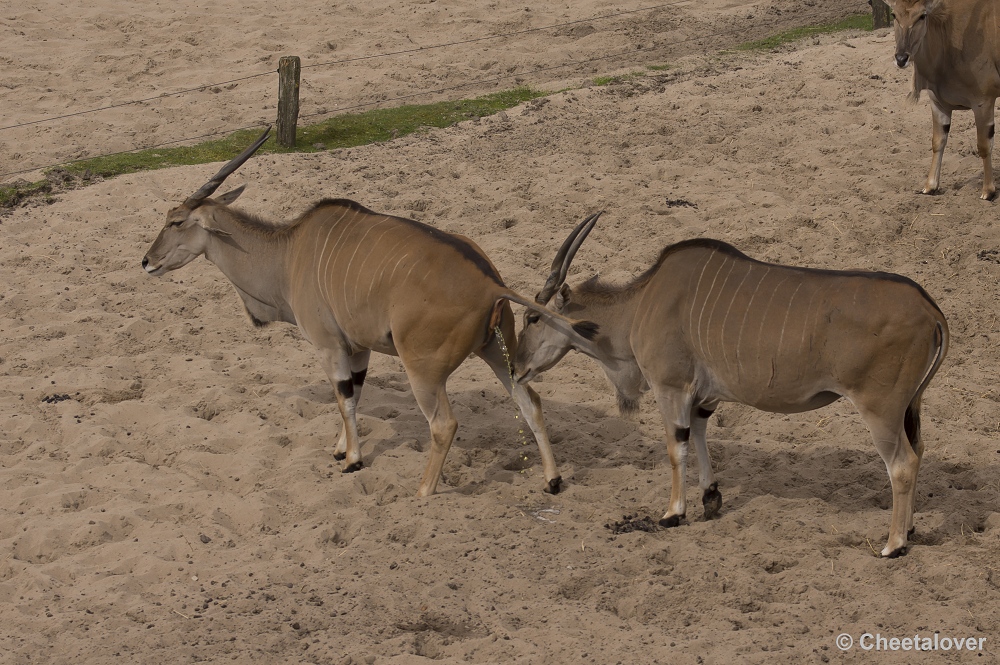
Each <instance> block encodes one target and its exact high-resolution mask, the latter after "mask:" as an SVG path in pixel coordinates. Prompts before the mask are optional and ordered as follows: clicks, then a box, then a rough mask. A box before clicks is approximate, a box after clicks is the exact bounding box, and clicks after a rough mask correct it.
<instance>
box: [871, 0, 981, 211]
mask: <svg viewBox="0 0 1000 665" xmlns="http://www.w3.org/2000/svg"><path fill="white" fill-rule="evenodd" d="M887 2H888V4H889V6H890V7H891V8H892V11H893V14H894V15H895V29H896V64H897V65H898V66H899V67H901V68H902V67H906V66H907V65H908V64H909V63H911V62H912V63H913V92H912V93H911V94H910V97H911V99H913V100H914V101H916V100H917V99H919V97H920V92H921V91H922V90H926V91H927V95H928V96H929V97H930V100H931V119H932V123H933V133H932V138H931V147H932V149H933V156H932V157H931V170H930V173H929V174H928V175H927V181H926V182H925V183H924V188H923V190H922V192H923V193H924V194H931V193H932V192H934V191H935V190H937V188H938V183H939V182H940V181H941V160H942V157H943V156H944V147H945V145H946V144H947V143H948V132H949V131H950V130H951V113H952V111H955V110H969V109H972V113H973V115H974V116H975V118H976V142H977V144H978V148H979V156H980V158H982V160H983V189H982V194H981V195H980V197H981V198H983V199H987V200H991V199H993V197H994V196H995V195H996V185H994V183H993V157H992V152H993V133H994V127H993V112H994V106H995V104H996V100H997V97H1000V5H998V3H997V2H996V0H887Z"/></svg>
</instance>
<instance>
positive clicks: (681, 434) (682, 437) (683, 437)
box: [674, 427, 691, 443]
mask: <svg viewBox="0 0 1000 665" xmlns="http://www.w3.org/2000/svg"><path fill="white" fill-rule="evenodd" d="M674 438H675V439H677V441H679V442H681V443H683V442H685V441H687V440H688V439H690V438H691V428H690V427H678V428H677V431H676V432H674Z"/></svg>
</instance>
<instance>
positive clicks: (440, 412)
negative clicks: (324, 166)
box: [142, 129, 596, 496]
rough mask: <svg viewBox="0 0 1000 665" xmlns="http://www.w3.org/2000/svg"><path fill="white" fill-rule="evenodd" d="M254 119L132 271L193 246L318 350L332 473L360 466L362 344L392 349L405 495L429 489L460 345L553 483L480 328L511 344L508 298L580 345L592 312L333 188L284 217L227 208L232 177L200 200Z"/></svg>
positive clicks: (251, 306)
mask: <svg viewBox="0 0 1000 665" xmlns="http://www.w3.org/2000/svg"><path fill="white" fill-rule="evenodd" d="M268 131H270V129H268ZM268 131H265V132H264V134H263V135H262V136H261V137H260V139H258V140H257V142H256V143H254V144H253V145H252V146H250V147H249V148H247V149H246V150H245V151H244V152H243V153H242V154H240V155H239V156H237V157H235V158H234V159H233V160H232V161H230V162H229V163H228V164H226V165H225V166H224V167H223V168H222V170H220V171H219V173H218V174H216V175H215V177H213V178H212V179H211V180H209V181H208V182H207V183H206V184H205V185H204V186H202V187H201V189H199V190H198V191H197V192H195V193H194V194H193V195H191V196H190V197H188V198H187V200H185V201H184V202H183V203H182V204H181V205H179V206H177V207H175V208H173V209H172V210H170V212H169V213H167V221H166V224H165V226H164V227H163V229H162V230H161V231H160V233H159V235H158V236H157V237H156V240H154V241H153V244H152V246H151V247H150V248H149V251H148V252H147V253H146V255H145V257H144V258H143V260H142V266H143V268H145V270H146V272H148V273H149V274H150V275H154V276H160V275H163V274H165V273H167V272H169V271H171V270H176V269H177V268H180V267H182V266H184V265H186V264H187V263H189V262H190V261H192V260H193V259H195V258H197V257H198V256H201V255H204V256H205V258H207V259H208V260H209V261H211V262H212V263H214V264H215V265H216V266H217V267H218V268H219V269H220V270H221V271H222V273H223V274H224V275H225V276H226V277H227V278H229V280H230V281H231V282H232V283H233V286H235V287H236V291H237V293H239V295H240V297H241V298H242V300H243V304H244V306H245V308H246V312H247V314H248V315H249V317H250V320H251V321H252V322H253V323H254V325H256V326H263V325H264V324H266V323H269V322H272V321H284V322H287V323H291V324H294V325H297V326H298V327H299V329H300V330H301V331H302V334H303V335H304V336H305V338H306V339H307V340H309V341H310V342H311V343H312V344H313V345H314V346H316V347H317V349H318V350H319V355H320V362H321V364H322V366H323V369H324V370H325V372H326V375H327V377H329V379H330V382H331V383H332V384H333V387H334V393H335V395H336V399H337V406H338V407H339V409H340V414H341V416H342V417H343V429H342V431H341V434H340V438H339V440H338V442H337V446H336V448H335V451H334V456H335V457H336V458H337V459H343V460H344V463H343V468H342V470H343V471H344V472H345V473H347V472H351V471H356V470H357V469H360V468H361V467H362V458H361V449H360V443H359V436H358V427H357V421H356V416H355V410H356V408H357V404H358V400H359V399H360V397H361V388H362V386H363V384H364V380H365V374H366V372H367V369H368V360H369V357H370V354H371V351H378V352H380V353H386V354H390V355H395V356H399V358H400V360H401V361H402V363H403V367H404V368H405V370H406V375H407V377H408V378H409V381H410V386H411V387H412V389H413V394H414V396H415V397H416V400H417V404H418V405H419V407H420V410H421V411H422V412H423V414H424V416H425V417H426V418H427V422H428V424H429V426H430V431H431V447H430V461H429V462H428V464H427V468H426V470H425V472H424V475H423V478H422V480H421V482H420V487H419V489H418V492H417V495H418V496H427V495H429V494H433V493H434V491H435V489H436V488H437V484H438V481H439V479H440V477H441V470H442V467H443V466H444V460H445V456H446V455H447V453H448V448H449V447H450V446H451V442H452V438H453V437H454V435H455V430H456V428H457V422H456V420H455V417H454V415H453V414H452V410H451V406H450V404H449V402H448V395H447V393H446V392H445V383H446V381H447V379H448V377H449V376H450V375H451V373H452V372H453V371H455V369H456V368H457V367H458V366H459V365H460V364H461V363H462V361H463V360H465V358H466V357H468V356H469V355H470V354H473V353H474V354H476V355H478V356H479V357H480V358H482V359H483V360H485V361H486V363H487V364H488V365H489V366H490V368H491V369H492V370H493V372H494V373H495V374H496V376H497V378H498V379H500V382H501V383H502V384H503V386H504V388H506V389H507V391H508V392H510V393H511V394H513V396H514V399H515V401H516V402H517V405H518V407H519V408H520V410H521V413H522V414H524V418H525V420H526V421H527V423H528V426H529V427H530V428H531V431H532V432H533V433H534V435H535V440H536V442H537V443H538V448H539V451H540V454H541V460H542V466H543V471H544V474H545V480H546V486H545V490H546V491H548V492H550V493H556V492H558V491H559V486H560V476H559V473H558V471H557V469H556V464H555V460H554V458H553V456H552V450H551V448H550V445H549V439H548V436H547V434H546V432H545V423H544V421H543V419H542V412H541V400H540V399H539V397H538V395H537V394H536V393H535V391H534V390H531V389H530V388H528V387H527V386H522V385H521V384H518V383H516V382H514V381H512V380H511V370H510V369H509V366H508V363H507V360H506V358H505V354H504V352H503V351H502V349H501V346H500V344H499V340H498V341H493V337H494V332H493V331H494V329H495V327H496V326H499V328H500V330H501V334H502V335H503V338H504V340H505V341H506V344H507V346H508V347H509V348H510V353H513V352H514V351H515V349H516V346H517V341H516V338H515V337H514V315H513V312H512V311H511V308H510V302H516V303H518V304H520V305H523V306H525V307H528V308H529V309H530V310H531V311H533V312H535V313H536V314H538V316H540V317H541V318H542V319H543V320H544V321H546V322H547V323H548V324H549V325H551V326H553V328H554V329H558V330H561V331H562V332H563V334H565V335H566V336H567V338H568V339H572V340H573V343H575V344H580V345H582V346H584V347H586V346H587V339H586V338H587V337H592V336H593V335H594V334H595V332H596V328H595V327H594V326H593V324H590V323H589V322H586V321H570V320H568V319H566V318H565V317H563V316H562V315H559V314H553V313H552V312H549V311H548V310H546V309H545V308H544V307H542V306H540V305H537V304H536V303H534V302H532V301H531V300H530V299H527V298H524V297H523V296H520V295H518V294H517V293H515V292H514V291H511V290H510V289H508V288H507V287H506V286H504V283H503V280H501V278H500V274H499V273H498V272H497V270H496V268H495V267H494V266H493V264H492V263H491V262H490V260H489V259H488V258H487V257H486V255H485V254H484V253H483V251H482V250H481V249H480V248H479V247H477V246H476V244H475V243H473V242H472V241H471V240H469V239H468V238H466V237H464V236H460V235H456V234H452V233H446V232H444V231H440V230H438V229H435V228H433V227H431V226H427V225H426V224H421V223H420V222H416V221H413V220H409V219H404V218H401V217H393V216H391V215H382V214H378V213H375V212H372V211H371V210H368V209H366V208H365V207H363V206H361V205H359V204H358V203H355V202H353V201H349V200H346V199H335V200H324V201H320V202H319V203H317V204H315V205H313V206H312V207H311V208H310V209H309V210H308V211H307V212H305V213H304V214H302V215H301V216H300V217H299V218H298V219H296V220H294V221H292V222H290V223H287V224H281V225H276V224H270V223H268V222H263V221H260V220H258V219H257V218H255V217H252V216H250V215H247V214H246V213H243V212H241V211H239V210H236V209H234V208H232V207H231V205H230V204H232V203H233V201H235V200H236V198H237V197H238V196H239V195H240V194H241V193H242V191H243V187H240V188H238V189H235V190H233V191H230V192H228V193H226V194H223V195H221V196H219V197H217V198H215V199H212V198H209V196H210V195H211V194H212V193H213V192H215V190H216V189H217V188H218V187H219V186H220V185H221V184H222V182H223V181H224V180H225V179H226V177H228V176H229V175H230V174H231V173H233V171H235V170H236V169H237V168H239V166H240V165H242V164H243V163H244V162H245V161H246V160H247V159H249V158H250V156H251V155H253V153H254V152H256V150H257V149H258V148H260V146H261V145H262V144H263V143H264V141H265V140H267V135H268Z"/></svg>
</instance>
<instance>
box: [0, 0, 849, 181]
mask: <svg viewBox="0 0 1000 665" xmlns="http://www.w3.org/2000/svg"><path fill="white" fill-rule="evenodd" d="M688 1H689V0H672V1H671V2H665V3H660V4H656V5H651V6H647V7H641V8H638V9H630V10H622V11H617V12H612V13H608V14H602V15H599V16H594V17H590V18H584V19H575V20H572V21H564V22H561V23H553V24H549V25H546V26H541V27H536V28H526V29H523V30H516V31H512V32H505V33H500V34H496V35H487V36H482V37H474V38H470V39H464V40H458V41H452V42H445V43H440V44H434V45H431V46H420V47H415V48H411V49H402V50H397V51H388V52H383V53H376V54H371V55H365V56H357V57H351V58H342V59H339V60H330V61H326V62H318V63H312V64H305V65H302V69H314V68H318V67H334V66H342V65H346V64H351V63H357V62H361V61H369V60H377V59H382V58H391V57H397V56H401V55H408V54H413V53H418V52H426V51H431V50H436V49H444V48H449V47H454V46H462V45H468V44H474V43H481V42H486V41H491V40H501V39H511V38H516V37H520V36H523V35H527V34H531V33H539V32H544V31H552V30H558V29H564V28H569V27H572V26H574V25H580V24H588V23H593V22H597V21H605V20H611V19H615V18H621V17H625V16H630V15H636V14H640V13H644V12H654V11H657V10H662V9H667V8H669V7H672V6H675V5H679V4H682V3H686V2H688ZM801 18H802V20H803V22H804V23H805V24H807V25H815V24H817V23H821V22H825V21H832V20H837V19H840V18H844V12H843V11H842V10H841V11H826V12H814V13H809V14H804V15H802V16H801ZM744 30H745V29H742V28H741V29H731V30H720V31H716V32H713V33H705V34H699V35H695V36H692V37H688V38H686V39H681V40H676V41H672V42H665V43H657V44H654V45H652V46H646V47H641V48H630V49H624V50H621V51H616V52H614V53H606V54H603V55H599V56H595V57H591V58H584V59H579V60H571V61H569V62H565V63H561V64H557V65H550V66H541V67H535V68H532V69H525V70H522V71H516V72H509V73H506V74H502V75H499V76H489V77H484V78H477V79H473V80H470V81H465V82H463V83H458V84H455V85H449V86H445V87H440V88H435V89H430V90H421V91H417V92H412V93H407V94H404V95H398V96H395V97H390V98H386V99H380V100H377V101H369V102H360V103H357V104H351V105H347V106H340V107H337V108H334V109H323V110H320V111H317V112H314V113H307V114H300V115H299V118H300V119H316V118H319V117H320V116H333V115H336V114H340V113H346V112H350V111H358V110H361V109H366V108H372V107H379V106H383V105H390V104H393V103H397V102H405V101H408V100H412V99H415V98H417V97H424V96H429V95H441V94H444V93H448V92H453V91H456V90H461V89H464V88H473V87H481V86H486V85H495V84H498V83H501V82H503V81H507V80H512V79H513V80H517V81H518V83H521V82H523V80H524V79H525V78H527V77H531V76H532V75H535V76H537V75H538V74H542V73H549V72H555V71H559V70H565V69H571V68H581V67H586V66H589V65H593V64H594V63H598V62H605V61H609V60H614V59H617V58H628V59H634V57H635V56H636V55H637V54H643V53H650V52H654V51H667V50H669V49H671V48H673V47H677V46H681V45H684V44H689V43H692V42H699V41H702V40H706V39H714V38H717V37H724V36H735V35H739V34H742V33H743V32H744ZM264 76H277V71H276V70H270V71H266V72H259V73H256V74H249V75H247V76H242V77H238V78H233V79H229V80H226V81H221V82H218V83H206V84H203V85H199V86H196V87H191V88H185V89H183V90H177V91H174V92H169V93H161V94H159V95H156V96H152V97H145V98H142V99H134V100H129V101H123V102H117V103H113V104H108V105H105V106H101V107H97V108H92V109H85V110H81V111H75V112H72V113H66V114H62V115H57V116H51V117H47V118H40V119H37V120H31V121H27V122H21V123H16V124H12V125H6V126H0V132H3V131H6V130H13V129H19V128H25V127H30V126H36V125H42V124H45V123H53V122H57V121H60V120H66V119H69V118H75V117H79V116H84V115H89V114H94V113H100V112H102V111H108V110H112V109H118V108H122V107H126V106H132V105H139V104H148V103H151V102H156V101H160V100H163V99H166V98H169V97H178V96H182V95H186V94H191V93H195V92H202V91H205V90H210V89H217V88H221V87H222V86H231V85H232V84H235V83H240V82H243V81H248V80H251V79H256V78H261V77H264ZM265 124H268V123H266V122H263V121H261V122H254V123H252V124H247V125H243V126H234V127H230V128H228V129H225V130H220V131H216V132H210V133H207V134H201V135H198V136H187V137H184V138H179V139H173V140H169V141H163V142H159V143H154V144H147V145H141V146H136V147H133V148H128V149H125V150H119V151H115V152H109V153H102V154H99V155H90V156H87V157H81V158H79V159H72V160H63V161H60V162H56V163H52V164H46V165H36V166H31V167H26V168H23V169H19V170H14V171H7V172H3V173H0V179H2V178H7V177H10V176H16V175H22V174H25V173H31V172H34V171H39V170H48V169H52V168H56V167H59V166H67V165H70V164H75V163H79V162H84V161H88V160H91V159H100V158H106V157H114V156H119V155H124V154H129V153H133V152H137V151H141V150H153V149H156V148H162V147H167V146H172V145H177V144H183V143H192V142H196V141H204V140H207V139H211V138H215V137H218V136H222V135H228V134H231V133H233V132H237V131H241V130H247V129H252V128H255V127H261V126H263V125H265Z"/></svg>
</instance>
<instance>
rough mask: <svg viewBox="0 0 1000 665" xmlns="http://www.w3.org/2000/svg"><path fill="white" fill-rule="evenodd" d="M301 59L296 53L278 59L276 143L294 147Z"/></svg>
mask: <svg viewBox="0 0 1000 665" xmlns="http://www.w3.org/2000/svg"><path fill="white" fill-rule="evenodd" d="M301 72H302V61H301V60H299V57H298V56H297V55H291V56H284V57H282V58H281V59H280V60H279V61H278V145H282V146H285V147H286V148H294V147H295V128H296V125H297V124H298V120H299V75H300V74H301Z"/></svg>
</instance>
